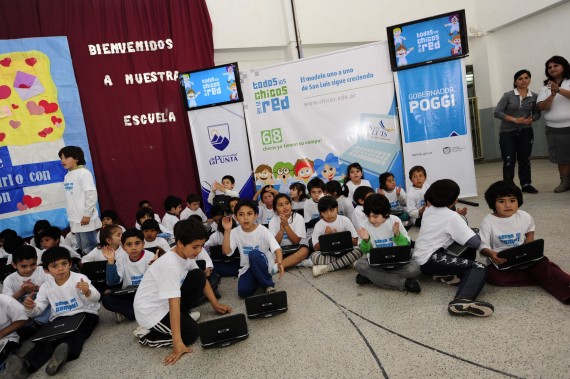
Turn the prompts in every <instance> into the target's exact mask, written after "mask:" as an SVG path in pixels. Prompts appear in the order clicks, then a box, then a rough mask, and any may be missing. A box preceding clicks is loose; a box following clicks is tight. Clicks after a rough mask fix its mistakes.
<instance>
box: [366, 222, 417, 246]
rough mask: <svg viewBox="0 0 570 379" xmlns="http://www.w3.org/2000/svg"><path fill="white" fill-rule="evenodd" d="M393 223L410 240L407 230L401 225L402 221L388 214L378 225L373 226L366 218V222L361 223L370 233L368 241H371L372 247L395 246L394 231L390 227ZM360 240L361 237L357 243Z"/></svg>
mask: <svg viewBox="0 0 570 379" xmlns="http://www.w3.org/2000/svg"><path fill="white" fill-rule="evenodd" d="M394 224H399V225H400V234H401V235H403V236H404V237H406V238H407V239H408V241H409V240H410V237H409V236H408V232H407V231H406V229H405V228H404V226H403V225H402V221H401V220H400V219H399V218H398V217H396V216H394V215H390V216H389V217H388V218H387V219H386V221H384V222H383V223H382V224H381V225H380V226H374V225H372V224H371V223H370V221H368V219H366V222H365V223H364V224H363V225H362V227H363V228H364V229H366V231H367V232H368V234H370V242H372V247H392V246H396V244H395V243H394V231H393V230H392V228H393V227H394ZM360 241H362V238H360V237H359V238H358V243H360Z"/></svg>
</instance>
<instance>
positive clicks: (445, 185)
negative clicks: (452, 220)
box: [425, 179, 460, 207]
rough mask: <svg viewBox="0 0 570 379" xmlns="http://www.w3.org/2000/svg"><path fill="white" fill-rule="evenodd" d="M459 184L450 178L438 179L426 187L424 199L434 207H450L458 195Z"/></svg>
mask: <svg viewBox="0 0 570 379" xmlns="http://www.w3.org/2000/svg"><path fill="white" fill-rule="evenodd" d="M459 193H460V189H459V185H458V184H457V183H455V182H454V181H453V180H451V179H440V180H437V181H435V182H434V183H433V184H432V185H431V187H429V188H428V190H427V191H426V194H425V200H426V201H427V202H429V203H430V204H431V205H433V206H434V207H451V206H453V205H455V202H456V200H457V198H458V197H459Z"/></svg>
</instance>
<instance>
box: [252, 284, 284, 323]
mask: <svg viewBox="0 0 570 379" xmlns="http://www.w3.org/2000/svg"><path fill="white" fill-rule="evenodd" d="M245 309H246V313H247V317H249V318H264V317H272V316H275V315H277V314H279V313H283V312H285V311H287V292H285V291H277V292H271V293H268V294H263V295H256V296H250V297H248V298H246V299H245Z"/></svg>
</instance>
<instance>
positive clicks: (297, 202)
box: [289, 182, 307, 210]
mask: <svg viewBox="0 0 570 379" xmlns="http://www.w3.org/2000/svg"><path fill="white" fill-rule="evenodd" d="M306 191H307V187H305V185H304V184H303V183H301V182H297V183H293V184H291V185H290V186H289V197H290V198H291V206H292V207H293V210H298V209H303V204H304V203H305V201H306V200H307V192H306Z"/></svg>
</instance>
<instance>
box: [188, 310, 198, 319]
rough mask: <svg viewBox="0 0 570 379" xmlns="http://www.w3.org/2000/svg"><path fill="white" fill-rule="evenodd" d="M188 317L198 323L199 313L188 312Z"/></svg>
mask: <svg viewBox="0 0 570 379" xmlns="http://www.w3.org/2000/svg"><path fill="white" fill-rule="evenodd" d="M190 317H191V318H192V320H194V321H198V320H199V319H200V312H198V311H194V312H190Z"/></svg>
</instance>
